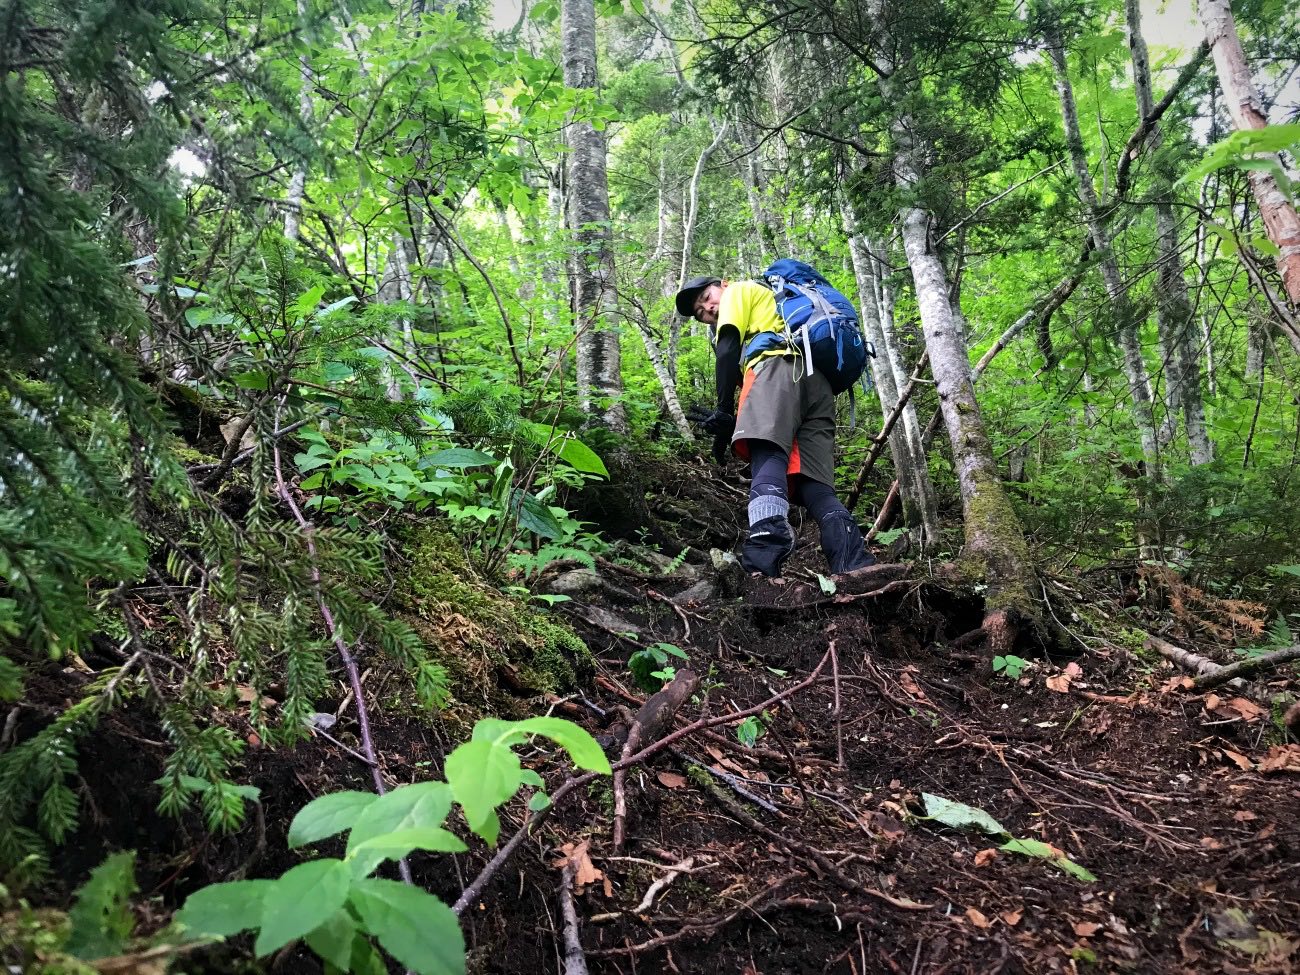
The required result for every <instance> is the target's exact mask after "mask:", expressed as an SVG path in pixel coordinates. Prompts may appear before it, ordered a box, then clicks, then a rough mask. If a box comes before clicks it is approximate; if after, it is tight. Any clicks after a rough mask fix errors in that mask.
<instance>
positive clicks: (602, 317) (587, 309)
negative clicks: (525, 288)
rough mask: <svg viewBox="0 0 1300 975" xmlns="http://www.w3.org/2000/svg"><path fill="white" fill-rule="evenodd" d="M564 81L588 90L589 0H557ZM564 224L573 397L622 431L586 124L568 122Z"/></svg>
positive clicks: (610, 293)
mask: <svg viewBox="0 0 1300 975" xmlns="http://www.w3.org/2000/svg"><path fill="white" fill-rule="evenodd" d="M560 32H561V44H562V52H563V61H564V84H565V85H566V86H568V87H569V88H585V89H594V88H596V87H597V75H596V8H595V4H594V0H564V2H563V3H562V4H561V9H560ZM565 128H566V138H567V141H568V144H569V158H568V163H567V168H568V180H567V184H568V195H569V199H568V204H569V223H570V226H571V227H572V230H573V235H574V253H573V258H572V263H571V267H570V275H571V278H572V281H573V311H574V324H575V327H576V328H577V332H578V337H577V360H578V363H577V364H578V397H579V400H580V402H581V403H582V406H583V409H584V410H585V411H586V412H587V413H589V414H592V415H594V416H596V417H597V418H598V419H599V421H600V422H601V423H603V424H604V425H605V426H607V427H609V428H610V429H611V430H616V431H618V432H620V433H623V432H626V431H627V418H626V416H625V414H624V410H623V403H622V396H623V376H622V370H621V361H620V352H619V327H618V307H617V292H616V290H615V283H614V249H613V233H612V230H611V227H610V216H609V180H608V177H607V175H606V169H605V138H604V135H603V134H602V133H600V132H597V131H596V129H595V127H594V126H593V125H592V124H591V122H590V121H588V120H586V119H575V120H572V121H570V122H569V123H568V125H567V126H566V127H565Z"/></svg>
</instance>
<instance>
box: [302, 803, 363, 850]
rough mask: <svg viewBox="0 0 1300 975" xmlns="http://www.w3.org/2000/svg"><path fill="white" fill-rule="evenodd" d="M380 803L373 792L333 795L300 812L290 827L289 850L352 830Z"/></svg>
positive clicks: (308, 804)
mask: <svg viewBox="0 0 1300 975" xmlns="http://www.w3.org/2000/svg"><path fill="white" fill-rule="evenodd" d="M378 800H379V796H377V795H375V794H374V793H373V792H355V791H345V792H331V793H330V794H329V795H325V796H320V797H319V798H317V799H313V800H312V801H311V802H309V803H307V805H305V806H303V807H302V808H301V809H300V810H298V815H296V816H294V817H293V822H292V823H290V824H289V838H288V843H289V847H290V848H291V849H292V848H293V847H297V846H302V845H303V844H305V843H315V842H316V841H317V840H323V839H325V837H327V836H333V835H334V834H335V833H341V832H343V831H344V830H345V829H351V828H352V826H353V824H354V823H356V821H357V819H358V818H359V817H360V816H361V814H362V813H364V812H365V811H366V810H367V809H368V808H370V806H372V805H374V803H375V802H377V801H378Z"/></svg>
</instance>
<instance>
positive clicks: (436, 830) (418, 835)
mask: <svg viewBox="0 0 1300 975" xmlns="http://www.w3.org/2000/svg"><path fill="white" fill-rule="evenodd" d="M467 849H468V847H467V846H465V844H464V843H463V842H462V841H461V838H460V837H459V836H457V835H456V834H455V833H453V832H451V831H449V830H445V829H443V828H442V827H441V826H419V827H415V828H413V829H399V830H396V831H395V832H392V833H385V834H384V835H383V836H374V837H371V838H370V839H368V840H366V841H365V842H364V843H362V844H360V845H358V846H357V848H356V850H355V851H353V852H354V853H356V854H357V856H358V857H359V858H361V857H363V856H364V859H366V860H369V859H371V857H373V856H377V857H380V858H381V859H384V860H400V859H401V858H402V857H404V856H406V855H407V854H408V853H410V852H411V851H412V850H433V851H434V852H435V853H464V852H465V851H466V850H467Z"/></svg>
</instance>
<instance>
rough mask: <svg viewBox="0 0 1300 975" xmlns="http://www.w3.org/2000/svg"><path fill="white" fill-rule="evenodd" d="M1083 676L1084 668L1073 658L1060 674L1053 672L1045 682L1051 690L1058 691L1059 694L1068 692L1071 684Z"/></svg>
mask: <svg viewBox="0 0 1300 975" xmlns="http://www.w3.org/2000/svg"><path fill="white" fill-rule="evenodd" d="M1082 676H1083V668H1082V667H1080V666H1079V665H1078V664H1076V663H1075V662H1074V661H1073V660H1071V661H1070V662H1069V663H1068V664H1066V665H1065V669H1064V670H1063V671H1061V672H1060V673H1059V674H1053V675H1052V676H1051V677H1048V678H1047V680H1046V681H1045V683H1046V684H1047V689H1048V690H1049V691H1056V693H1057V694H1068V693H1069V692H1070V685H1071V684H1073V683H1074V682H1075V681H1076V680H1078V679H1079V678H1080V677H1082Z"/></svg>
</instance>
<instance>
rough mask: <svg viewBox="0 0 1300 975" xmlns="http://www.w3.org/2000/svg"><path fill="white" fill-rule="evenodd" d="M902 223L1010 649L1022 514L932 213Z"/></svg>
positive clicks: (967, 500) (1020, 612) (904, 213)
mask: <svg viewBox="0 0 1300 975" xmlns="http://www.w3.org/2000/svg"><path fill="white" fill-rule="evenodd" d="M882 85H883V83H882ZM884 87H886V88H887V89H888V88H893V87H894V86H893V84H889V85H884ZM890 95H891V93H890V92H888V91H887V92H886V97H887V100H890V101H895V100H896V99H894V98H892V97H890ZM910 123H911V120H910V119H908V118H901V119H899V121H898V122H897V123H896V124H895V126H894V143H895V156H894V178H895V182H896V183H897V184H898V187H899V189H900V190H902V191H903V192H904V193H909V194H910V193H911V192H913V190H914V188H915V187H916V185H917V184H918V183H919V182H920V180H921V175H922V170H921V167H920V165H919V163H918V162H917V158H918V157H919V156H920V154H921V151H922V150H923V148H924V147H920V146H913V145H912V144H911V138H912V136H911V132H912V130H913V126H912V125H911V124H910ZM898 221H899V225H900V227H901V229H902V233H903V245H904V247H905V248H906V251H907V259H908V263H909V264H910V265H911V268H912V280H913V282H914V284H915V288H916V301H917V306H918V309H919V311H920V315H921V327H922V330H923V332H924V334H925V347H926V349H927V350H929V353H930V370H931V374H932V375H933V376H934V381H935V389H936V391H937V392H938V394H939V405H940V409H941V410H942V412H943V419H944V424H945V426H946V427H947V430H948V438H949V440H950V441H951V442H952V457H953V466H954V468H955V469H956V472H957V483H958V487H959V489H960V491H961V499H962V516H963V521H964V523H965V533H966V553H965V554H966V557H967V558H968V559H970V560H971V561H972V562H973V563H974V567H975V568H976V569H977V570H978V571H979V573H980V574H981V575H982V576H983V577H984V580H985V581H986V582H987V584H988V594H987V597H986V606H987V610H986V616H985V620H984V627H985V630H986V632H987V633H988V637H989V646H990V649H992V650H993V652H994V653H1005V652H1006V651H1007V650H1009V649H1010V648H1011V646H1012V645H1013V644H1014V642H1015V637H1016V633H1017V630H1018V626H1019V621H1020V619H1021V618H1027V619H1030V620H1036V619H1037V618H1038V612H1037V606H1036V603H1035V601H1034V598H1033V595H1032V592H1033V589H1032V583H1033V569H1032V565H1031V561H1030V558H1029V548H1028V546H1027V545H1026V544H1025V535H1024V529H1023V528H1022V527H1021V525H1020V519H1019V518H1018V517H1017V516H1016V513H1015V510H1014V509H1013V508H1012V507H1011V501H1010V498H1009V497H1008V496H1007V493H1006V490H1005V489H1004V488H1003V486H1002V482H1001V481H1000V480H999V479H998V473H997V465H996V463H995V461H994V459H993V445H992V443H991V442H990V441H989V437H988V433H987V432H986V431H985V429H984V419H983V417H982V416H981V415H980V408H979V403H978V402H977V401H976V399H975V387H974V385H973V383H972V382H971V368H970V352H969V350H968V349H967V348H966V343H965V341H964V339H963V338H962V335H961V331H960V329H959V328H958V325H957V322H956V318H955V316H954V315H953V310H952V306H951V304H950V303H949V298H948V282H947V280H946V275H945V273H944V268H943V263H942V262H941V261H940V260H939V256H938V255H937V254H936V253H935V252H934V249H933V248H932V247H931V245H930V215H929V213H927V212H926V211H925V210H923V209H922V208H921V207H919V206H916V205H914V204H908V205H905V206H903V208H902V209H901V210H900V211H899V215H898Z"/></svg>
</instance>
